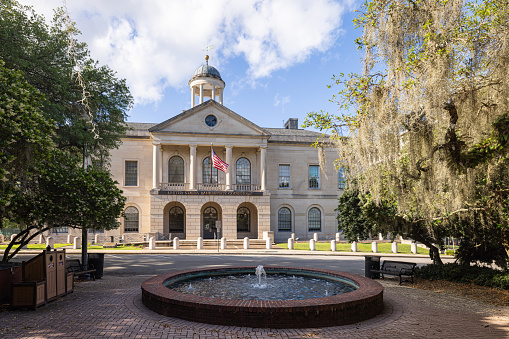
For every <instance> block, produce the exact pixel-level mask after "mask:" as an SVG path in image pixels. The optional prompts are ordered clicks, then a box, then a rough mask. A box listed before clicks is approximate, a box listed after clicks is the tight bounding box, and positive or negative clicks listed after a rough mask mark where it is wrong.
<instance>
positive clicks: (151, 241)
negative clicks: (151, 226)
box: [148, 237, 156, 250]
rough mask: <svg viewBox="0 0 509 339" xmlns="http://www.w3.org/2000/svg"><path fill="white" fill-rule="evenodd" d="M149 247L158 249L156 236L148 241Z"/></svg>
mask: <svg viewBox="0 0 509 339" xmlns="http://www.w3.org/2000/svg"><path fill="white" fill-rule="evenodd" d="M148 249H149V250H155V249H156V238H154V237H150V239H149V241H148Z"/></svg>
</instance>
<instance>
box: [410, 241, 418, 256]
mask: <svg viewBox="0 0 509 339" xmlns="http://www.w3.org/2000/svg"><path fill="white" fill-rule="evenodd" d="M410 251H411V252H412V253H413V254H417V244H416V243H415V242H413V243H411V244H410Z"/></svg>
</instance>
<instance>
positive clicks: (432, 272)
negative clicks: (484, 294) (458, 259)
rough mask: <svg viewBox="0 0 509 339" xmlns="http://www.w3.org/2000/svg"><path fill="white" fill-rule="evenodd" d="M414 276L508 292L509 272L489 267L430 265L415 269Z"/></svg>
mask: <svg viewBox="0 0 509 339" xmlns="http://www.w3.org/2000/svg"><path fill="white" fill-rule="evenodd" d="M415 276H417V277H420V278H424V279H428V280H447V281H452V282H461V283H474V284H476V285H480V286H488V287H496V288H500V289H504V290H509V270H507V269H506V270H504V271H500V270H495V269H492V268H489V267H480V266H466V265H458V264H455V263H449V264H445V265H435V264H430V265H426V266H423V267H421V268H417V269H416V271H415Z"/></svg>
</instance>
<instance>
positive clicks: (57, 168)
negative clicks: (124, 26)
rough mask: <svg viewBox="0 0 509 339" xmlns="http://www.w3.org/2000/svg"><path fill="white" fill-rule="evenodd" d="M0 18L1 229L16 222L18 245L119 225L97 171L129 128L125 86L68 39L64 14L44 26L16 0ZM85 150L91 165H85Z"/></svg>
mask: <svg viewBox="0 0 509 339" xmlns="http://www.w3.org/2000/svg"><path fill="white" fill-rule="evenodd" d="M0 13H1V15H0V228H1V227H3V226H4V220H8V222H9V223H12V222H16V223H17V224H18V225H19V227H20V228H21V229H22V231H21V232H20V233H19V234H18V235H17V237H16V238H15V240H14V241H13V242H11V245H14V244H20V245H21V246H23V245H24V244H26V243H27V242H28V241H30V240H31V239H33V237H35V236H36V235H37V234H40V233H41V232H44V231H46V230H48V229H50V228H53V227H59V226H70V227H76V228H82V229H84V228H89V229H111V228H115V227H118V225H119V223H118V220H117V218H118V217H119V216H120V215H121V214H122V210H123V206H124V203H125V199H124V198H123V197H122V195H121V194H122V192H121V191H120V190H119V189H118V188H117V187H116V185H115V184H116V183H115V182H114V181H113V180H112V179H111V176H110V174H109V173H108V172H107V171H106V170H105V169H104V168H105V165H106V163H105V160H106V158H107V156H108V151H109V150H110V149H111V148H114V147H116V146H117V145H118V144H119V142H120V138H121V137H122V136H123V135H124V133H125V130H126V123H125V118H126V113H127V111H128V109H129V108H130V107H131V105H132V97H131V95H130V93H129V90H128V88H127V86H126V84H125V81H124V80H119V79H117V78H116V77H115V73H114V72H113V71H112V70H111V69H109V68H108V67H107V66H100V65H99V64H98V63H97V62H95V61H94V60H92V59H91V58H90V57H89V51H88V49H87V46H86V44H84V43H79V42H77V41H75V40H74V39H73V36H74V35H76V34H77V33H78V31H77V30H76V28H75V27H74V26H73V25H72V24H68V18H67V17H66V15H65V13H64V11H63V10H57V11H56V14H55V19H54V20H53V23H52V24H51V25H47V24H46V23H45V21H44V19H43V18H42V17H41V16H39V15H37V14H36V13H35V12H34V11H33V9H32V8H30V7H25V6H21V5H20V4H19V3H18V2H16V1H14V0H0ZM70 47H72V48H70ZM77 71H79V72H78V73H76V72H77ZM84 113H87V115H89V116H90V117H91V121H83V119H82V116H83V115H84ZM86 127H88V130H87V128H86ZM84 145H87V151H88V153H89V154H91V155H92V158H93V160H96V161H95V163H96V164H98V165H99V166H98V167H94V166H93V167H89V168H88V170H85V169H83V168H82V166H81V162H82V159H81V156H82V151H83V147H84ZM10 249H11V247H9V248H8V249H7V251H6V252H5V254H4V258H3V260H4V261H6V260H9V259H10V258H12V256H13V255H14V254H15V253H16V251H14V252H13V253H12V254H9V251H10Z"/></svg>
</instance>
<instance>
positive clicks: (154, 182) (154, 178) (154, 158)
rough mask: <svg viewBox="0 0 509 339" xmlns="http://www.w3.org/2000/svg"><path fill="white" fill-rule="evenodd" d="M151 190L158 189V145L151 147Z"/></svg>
mask: <svg viewBox="0 0 509 339" xmlns="http://www.w3.org/2000/svg"><path fill="white" fill-rule="evenodd" d="M152 150H153V152H152V188H156V189H157V188H159V162H160V159H159V156H160V152H159V145H157V144H153V145H152Z"/></svg>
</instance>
